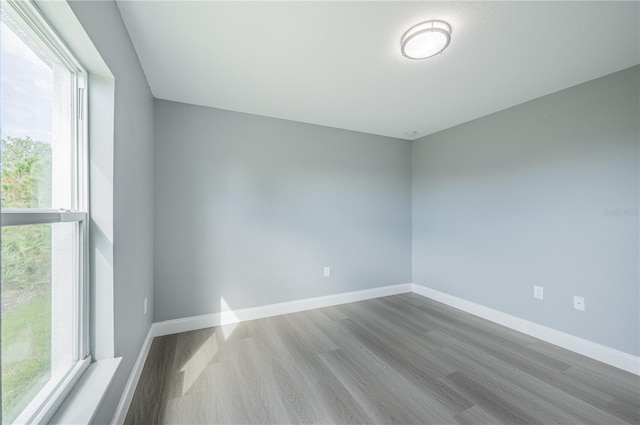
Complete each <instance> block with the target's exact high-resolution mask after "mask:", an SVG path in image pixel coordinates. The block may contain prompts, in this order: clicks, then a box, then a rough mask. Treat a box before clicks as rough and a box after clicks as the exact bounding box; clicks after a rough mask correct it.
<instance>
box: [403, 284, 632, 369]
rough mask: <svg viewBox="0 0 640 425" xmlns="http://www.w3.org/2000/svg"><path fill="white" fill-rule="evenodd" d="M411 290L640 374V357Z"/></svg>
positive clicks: (448, 297)
mask: <svg viewBox="0 0 640 425" xmlns="http://www.w3.org/2000/svg"><path fill="white" fill-rule="evenodd" d="M412 289H413V291H412V292H414V293H416V294H418V295H422V296H424V297H427V298H431V299H432V300H435V301H438V302H441V303H443V304H446V305H448V306H451V307H454V308H457V309H458V310H462V311H465V312H467V313H470V314H473V315H474V316H478V317H481V318H483V319H487V320H489V321H491V322H495V323H497V324H499V325H502V326H505V327H507V328H511V329H514V330H516V331H519V332H522V333H524V334H526V335H529V336H532V337H534V338H538V339H541V340H542V341H545V342H548V343H550V344H553V345H557V346H559V347H562V348H565V349H567V350H570V351H573V352H575V353H578V354H582V355H583V356H586V357H589V358H592V359H594V360H598V361H600V362H602V363H606V364H608V365H611V366H614V367H617V368H619V369H622V370H626V371H627V372H631V373H633V374H636V375H640V357H637V356H634V355H632V354H629V353H625V352H624V351H620V350H616V349H614V348H611V347H607V346H606V345H602V344H598V343H595V342H593V341H589V340H586V339H584V338H580V337H577V336H575V335H571V334H568V333H565V332H562V331H558V330H556V329H553V328H549V327H547V326H543V325H539V324H537V323H534V322H530V321H528V320H525V319H520V318H518V317H515V316H512V315H510V314H507V313H503V312H501V311H498V310H494V309H492V308H489V307H485V306H483V305H480V304H476V303H473V302H471V301H467V300H464V299H462V298H458V297H455V296H453V295H449V294H445V293H444V292H440V291H436V290H435V289H431V288H427V287H425V286H422V285H417V284H415V283H414V284H413V286H412Z"/></svg>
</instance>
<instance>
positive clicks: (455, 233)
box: [412, 67, 640, 355]
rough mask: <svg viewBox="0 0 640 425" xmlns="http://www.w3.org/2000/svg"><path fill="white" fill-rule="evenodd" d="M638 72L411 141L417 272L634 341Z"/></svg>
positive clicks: (550, 320) (494, 303) (585, 332)
mask: <svg viewBox="0 0 640 425" xmlns="http://www.w3.org/2000/svg"><path fill="white" fill-rule="evenodd" d="M639 80H640V75H639V68H638V67H634V68H631V69H628V70H625V71H622V72H619V73H616V74H612V75H610V76H607V77H604V78H601V79H598V80H594V81H591V82H588V83H586V84H582V85H579V86H576V87H573V88H570V89H568V90H564V91H561V92H558V93H555V94H552V95H549V96H546V97H543V98H540V99H537V100H534V101H531V102H528V103H525V104H523V105H519V106H516V107H513V108H510V109H507V110H505V111H502V112H499V113H496V114H493V115H490V116H487V117H484V118H481V119H479V120H476V121H472V122H469V123H466V124H463V125H460V126H458V127H454V128H451V129H448V130H445V131H442V132H440V133H437V134H433V135H430V136H427V137H424V138H422V139H420V140H418V141H416V142H414V144H413V146H412V160H413V179H412V183H413V281H414V282H415V283H418V284H421V285H425V286H427V287H431V288H434V289H437V290H439V291H442V292H446V293H448V294H451V295H454V296H457V297H460V298H463V299H466V300H469V301H473V302H475V303H478V304H482V305H485V306H488V307H491V308H494V309H497V310H500V311H503V312H506V313H509V314H512V315H514V316H517V317H521V318H524V319H527V320H531V321H533V322H536V323H539V324H542V325H545V326H549V327H551V328H555V329H558V330H561V331H565V332H568V333H570V334H573V335H577V336H580V337H583V338H585V339H588V340H591V341H594V342H597V343H600V344H604V345H607V346H610V347H613V348H616V349H619V350H622V351H625V352H628V353H631V354H634V355H638V353H639V350H638V338H639V335H640V329H639V323H640V318H639V313H638V312H639V311H640V306H639V295H640V294H639V276H638V270H639V264H638V258H639V252H638V230H639V226H638V208H639V205H638V197H639V183H638V182H639V174H638V173H639V172H638V169H639V165H638V159H639V149H638V148H639V140H640V132H639V129H638V122H639V119H638V117H639V116H640V114H639V110H638V98H639V94H640V91H639V85H638V81H639ZM523 84H526V82H523ZM534 284H537V285H541V286H543V287H544V291H545V292H544V295H545V299H544V301H542V302H541V301H538V300H535V299H534V298H533V285H534ZM574 295H581V296H584V297H585V304H586V311H583V312H582V311H578V310H575V309H573V296H574Z"/></svg>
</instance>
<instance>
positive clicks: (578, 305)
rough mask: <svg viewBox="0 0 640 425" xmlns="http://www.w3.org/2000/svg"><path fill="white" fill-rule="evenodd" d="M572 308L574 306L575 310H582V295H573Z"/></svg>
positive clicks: (583, 307)
mask: <svg viewBox="0 0 640 425" xmlns="http://www.w3.org/2000/svg"><path fill="white" fill-rule="evenodd" d="M573 308H575V309H576V310H583V311H584V309H585V306H584V297H579V296H577V295H576V296H575V297H573Z"/></svg>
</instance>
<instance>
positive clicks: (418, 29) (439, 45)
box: [400, 21, 451, 59]
mask: <svg viewBox="0 0 640 425" xmlns="http://www.w3.org/2000/svg"><path fill="white" fill-rule="evenodd" d="M450 42H451V26H450V25H449V24H447V23H446V22H444V21H426V22H421V23H419V24H418V25H414V26H412V27H411V28H409V30H408V31H407V32H405V33H404V35H403V36H402V39H401V49H400V50H401V51H402V56H404V57H405V58H409V59H426V58H430V57H431V56H435V55H437V54H438V53H442V51H443V50H444V49H446V48H447V46H448V45H449V43H450Z"/></svg>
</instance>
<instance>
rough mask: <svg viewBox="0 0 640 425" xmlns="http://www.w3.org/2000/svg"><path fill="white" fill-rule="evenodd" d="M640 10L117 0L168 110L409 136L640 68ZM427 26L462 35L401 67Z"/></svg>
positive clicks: (620, 6) (589, 5) (614, 5)
mask: <svg viewBox="0 0 640 425" xmlns="http://www.w3.org/2000/svg"><path fill="white" fill-rule="evenodd" d="M639 5H640V3H639V2H609V1H604V2H515V1H513V2H400V1H389V2H212V1H119V2H118V7H119V9H120V11H121V14H122V17H123V19H124V22H125V25H126V27H127V30H128V31H129V33H130V35H131V39H132V41H133V44H134V47H135V49H136V51H137V53H138V56H139V58H140V62H141V64H142V67H143V69H144V72H145V74H146V76H147V79H148V81H149V85H150V86H151V90H152V92H153V94H154V96H155V97H157V98H159V99H167V100H173V101H177V102H184V103H191V104H195V105H204V106H211V107H215V108H221V109H228V110H231V111H239V112H246V113H251V114H258V115H265V116H269V117H276V118H284V119H288V120H295V121H301V122H306V123H312V124H319V125H325V126H331V127H337V128H343V129H349V130H356V131H362V132H367V133H374V134H380V135H385V136H391V137H397V138H403V139H415V138H418V137H422V136H424V135H427V134H430V133H434V132H436V131H439V130H442V129H445V128H448V127H452V126H454V125H457V124H460V123H463V122H466V121H469V120H472V119H475V118H479V117H482V116H484V115H487V114H490V113H493V112H496V111H499V110H502V109H505V108H508V107H510V106H514V105H517V104H519V103H522V102H526V101H528V100H531V99H534V98H537V97H540V96H544V95H546V94H549V93H553V92H555V91H558V90H562V89H565V88H567V87H570V86H573V85H576V84H579V83H582V82H586V81H589V80H591V79H594V78H598V77H601V76H604V75H607V74H610V73H612V72H615V71H619V70H622V69H625V68H628V67H630V66H633V65H636V64H638V63H639V62H640V45H639V40H640V30H639V26H640V12H639V10H640V8H639ZM429 19H441V20H445V21H447V22H449V23H450V24H451V26H452V28H453V32H452V41H451V45H450V46H449V48H448V49H447V50H446V51H445V52H444V53H443V54H441V55H438V56H436V57H433V58H431V59H426V60H422V61H412V60H408V59H406V58H404V57H402V56H401V54H400V46H399V44H400V38H401V36H402V34H403V33H404V31H405V30H406V29H407V28H409V27H410V26H412V25H414V24H416V23H418V22H421V21H423V20H429ZM412 131H416V132H417V133H416V135H415V136H413V135H410V136H408V135H407V132H412Z"/></svg>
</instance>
